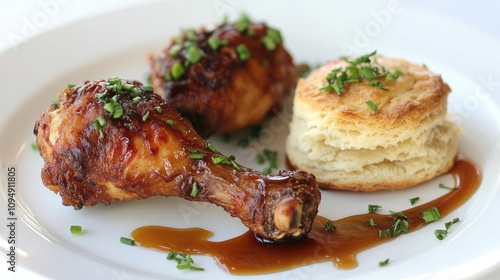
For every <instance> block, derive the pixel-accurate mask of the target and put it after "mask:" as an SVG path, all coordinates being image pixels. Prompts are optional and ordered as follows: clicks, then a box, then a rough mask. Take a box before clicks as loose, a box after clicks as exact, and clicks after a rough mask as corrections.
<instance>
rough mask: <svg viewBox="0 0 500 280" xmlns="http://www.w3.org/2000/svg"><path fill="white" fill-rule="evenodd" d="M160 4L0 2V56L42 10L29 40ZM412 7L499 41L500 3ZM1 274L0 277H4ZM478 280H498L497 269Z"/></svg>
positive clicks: (123, 0)
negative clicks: (77, 23)
mask: <svg viewBox="0 0 500 280" xmlns="http://www.w3.org/2000/svg"><path fill="white" fill-rule="evenodd" d="M160 1H162V0H0V52H3V51H9V50H8V49H9V48H12V47H13V41H15V39H13V38H14V37H15V36H13V34H22V29H23V28H25V26H26V21H27V20H30V19H32V17H33V16H34V15H35V14H36V13H37V12H40V11H44V9H48V10H46V11H50V14H49V13H47V14H49V17H48V20H46V21H45V22H42V23H43V24H40V26H37V27H36V30H34V32H33V34H30V36H31V35H32V36H39V35H41V34H43V33H44V32H47V31H49V30H51V29H54V28H57V27H59V26H64V25H66V24H68V23H70V22H74V21H78V20H81V19H84V18H87V17H89V16H93V15H97V14H102V13H107V12H111V11H114V10H118V9H122V8H126V7H133V6H134V5H141V4H144V3H149V2H160ZM242 1H245V0H242ZM246 1H249V0H246ZM414 4H415V5H419V6H422V7H424V8H426V9H432V10H434V11H437V12H439V13H441V14H443V15H444V16H449V17H453V18H456V19H458V20H461V21H464V22H466V23H467V24H469V25H472V26H474V27H476V28H477V29H480V30H481V31H483V32H486V33H489V34H490V35H491V36H493V37H495V38H497V39H499V40H500V16H499V13H500V1H488V0H480V1H477V0H476V1H465V0H459V1H451V0H448V1H439V2H438V1H431V0H426V1H419V2H417V1H415V2H414ZM464 36H466V34H464ZM499 51H500V50H499ZM492 55H499V54H492ZM0 69H1V68H0ZM0 75H6V73H0ZM3 267H4V266H1V267H0V269H2V270H4V269H3ZM3 272H4V271H2V273H0V275H2V276H3V275H5V274H4V273H3ZM7 276H8V278H7V279H27V278H26V277H29V279H33V278H32V275H28V276H26V275H19V274H16V275H12V273H9V274H8V275H7ZM1 278H2V279H6V278H3V277H1ZM482 279H500V267H499V268H497V269H496V270H495V271H493V272H492V273H491V274H489V275H488V276H486V277H484V278H482Z"/></svg>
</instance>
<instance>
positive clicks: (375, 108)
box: [366, 100, 378, 113]
mask: <svg viewBox="0 0 500 280" xmlns="http://www.w3.org/2000/svg"><path fill="white" fill-rule="evenodd" d="M366 105H368V107H370V109H371V110H372V111H373V112H374V113H376V112H377V111H378V107H377V105H375V103H373V101H371V100H368V101H366Z"/></svg>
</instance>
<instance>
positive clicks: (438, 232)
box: [434, 218, 460, 240]
mask: <svg viewBox="0 0 500 280" xmlns="http://www.w3.org/2000/svg"><path fill="white" fill-rule="evenodd" d="M458 222H460V219H459V218H454V219H453V220H451V221H449V222H447V223H445V224H444V226H445V229H436V230H435V231H434V235H435V236H436V238H437V239H439V240H443V239H444V238H445V237H446V235H448V231H449V229H450V227H451V226H452V225H453V224H456V223H458Z"/></svg>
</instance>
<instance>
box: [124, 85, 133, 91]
mask: <svg viewBox="0 0 500 280" xmlns="http://www.w3.org/2000/svg"><path fill="white" fill-rule="evenodd" d="M133 87H134V85H131V84H123V85H122V89H124V90H131V89H132V88H133Z"/></svg>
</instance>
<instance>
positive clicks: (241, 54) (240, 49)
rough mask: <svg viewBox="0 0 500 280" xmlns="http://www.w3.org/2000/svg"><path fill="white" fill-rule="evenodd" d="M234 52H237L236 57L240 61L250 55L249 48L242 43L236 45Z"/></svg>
mask: <svg viewBox="0 0 500 280" xmlns="http://www.w3.org/2000/svg"><path fill="white" fill-rule="evenodd" d="M236 52H237V53H238V58H239V59H240V61H246V60H248V59H249V58H250V56H251V55H252V54H251V53H250V50H248V48H247V46H245V45H244V44H240V45H238V46H237V47H236Z"/></svg>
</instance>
